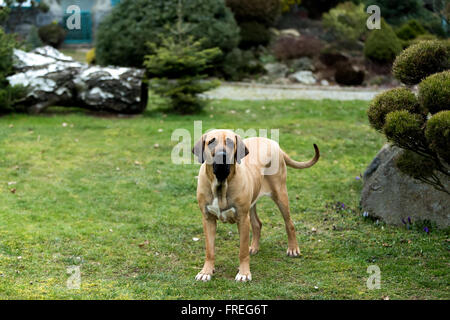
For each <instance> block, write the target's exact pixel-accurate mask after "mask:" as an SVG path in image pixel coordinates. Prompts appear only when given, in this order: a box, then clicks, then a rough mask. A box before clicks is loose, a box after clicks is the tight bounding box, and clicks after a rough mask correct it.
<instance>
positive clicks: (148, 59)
mask: <svg viewBox="0 0 450 320" xmlns="http://www.w3.org/2000/svg"><path fill="white" fill-rule="evenodd" d="M188 29H189V25H188V24H186V23H184V22H183V15H182V3H181V1H179V4H178V21H177V23H176V25H175V29H174V30H172V32H171V33H172V34H171V35H170V36H166V37H163V36H161V41H158V42H153V43H149V48H150V50H151V52H152V53H151V54H149V55H147V56H145V61H144V65H145V67H146V69H147V77H148V78H149V79H150V87H151V88H152V89H153V91H154V92H155V93H157V94H159V95H161V96H163V97H166V98H169V99H170V103H171V106H172V108H173V110H174V111H176V112H179V113H194V112H198V111H200V110H201V109H202V107H203V106H204V100H202V99H201V98H200V97H199V95H200V94H201V93H203V92H205V91H208V90H210V89H212V88H215V87H217V86H218V85H219V83H218V82H217V81H207V80H205V78H206V74H204V71H205V70H207V69H208V68H210V67H211V63H212V62H213V61H214V60H215V59H217V58H218V57H219V56H220V55H221V50H220V49H219V48H211V49H203V48H202V43H201V41H196V40H194V37H193V36H189V35H188V34H189V33H188Z"/></svg>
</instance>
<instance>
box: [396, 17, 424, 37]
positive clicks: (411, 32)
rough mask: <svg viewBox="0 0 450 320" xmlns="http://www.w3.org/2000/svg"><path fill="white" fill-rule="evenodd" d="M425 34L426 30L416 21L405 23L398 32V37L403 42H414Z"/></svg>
mask: <svg viewBox="0 0 450 320" xmlns="http://www.w3.org/2000/svg"><path fill="white" fill-rule="evenodd" d="M425 33H427V31H426V30H425V28H424V27H423V26H422V25H421V24H420V23H419V22H418V21H417V20H415V19H412V20H409V21H408V22H406V23H404V24H403V25H402V26H401V27H400V28H399V29H398V30H397V32H396V34H397V37H399V38H400V39H402V40H412V39H415V38H417V37H418V36H420V35H422V34H425Z"/></svg>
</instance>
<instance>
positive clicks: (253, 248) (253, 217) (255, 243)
mask: <svg viewBox="0 0 450 320" xmlns="http://www.w3.org/2000/svg"><path fill="white" fill-rule="evenodd" d="M250 223H251V225H252V244H251V245H250V254H256V253H258V251H259V239H260V238H261V228H262V223H261V220H259V218H258V214H257V213H256V204H254V205H253V207H251V209H250Z"/></svg>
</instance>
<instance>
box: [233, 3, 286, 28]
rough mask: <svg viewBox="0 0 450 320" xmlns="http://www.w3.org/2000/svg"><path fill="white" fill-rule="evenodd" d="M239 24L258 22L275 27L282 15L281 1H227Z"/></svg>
mask: <svg viewBox="0 0 450 320" xmlns="http://www.w3.org/2000/svg"><path fill="white" fill-rule="evenodd" d="M226 4H227V6H228V7H230V9H231V11H233V13H234V16H235V18H236V20H237V21H238V23H239V24H241V23H244V22H249V21H254V22H258V23H260V24H262V25H264V26H266V27H271V26H273V25H275V23H276V22H277V20H278V18H279V17H280V14H281V6H282V3H281V1H280V0H245V1H243V0H226Z"/></svg>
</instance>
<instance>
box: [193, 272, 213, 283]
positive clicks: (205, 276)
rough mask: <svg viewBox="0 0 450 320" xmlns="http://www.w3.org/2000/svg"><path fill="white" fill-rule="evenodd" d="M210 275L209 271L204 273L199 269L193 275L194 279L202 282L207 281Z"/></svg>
mask: <svg viewBox="0 0 450 320" xmlns="http://www.w3.org/2000/svg"><path fill="white" fill-rule="evenodd" d="M211 277H212V274H211V273H206V272H203V271H200V272H199V273H198V274H197V275H196V276H195V280H197V281H203V282H207V281H210V280H211Z"/></svg>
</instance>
